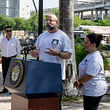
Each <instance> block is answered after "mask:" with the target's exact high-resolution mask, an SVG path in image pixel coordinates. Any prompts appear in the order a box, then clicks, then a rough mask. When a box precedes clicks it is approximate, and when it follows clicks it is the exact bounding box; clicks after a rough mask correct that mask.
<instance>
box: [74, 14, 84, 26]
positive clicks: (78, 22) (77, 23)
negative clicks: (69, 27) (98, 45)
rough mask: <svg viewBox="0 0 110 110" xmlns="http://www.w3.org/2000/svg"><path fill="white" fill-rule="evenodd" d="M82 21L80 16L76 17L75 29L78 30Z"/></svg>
mask: <svg viewBox="0 0 110 110" xmlns="http://www.w3.org/2000/svg"><path fill="white" fill-rule="evenodd" d="M81 22H82V20H81V19H79V17H78V16H76V15H74V28H77V27H78V26H80V25H81Z"/></svg>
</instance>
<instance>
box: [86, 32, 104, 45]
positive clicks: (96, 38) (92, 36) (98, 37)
mask: <svg viewBox="0 0 110 110" xmlns="http://www.w3.org/2000/svg"><path fill="white" fill-rule="evenodd" d="M87 37H88V38H89V40H90V42H91V43H95V44H96V47H99V45H100V42H101V40H102V39H103V36H102V35H101V34H95V33H91V34H88V35H87Z"/></svg>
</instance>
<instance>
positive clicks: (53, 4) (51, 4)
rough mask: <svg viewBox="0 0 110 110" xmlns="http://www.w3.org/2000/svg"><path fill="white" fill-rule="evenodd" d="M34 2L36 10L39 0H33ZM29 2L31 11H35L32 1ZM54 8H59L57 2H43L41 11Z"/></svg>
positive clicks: (53, 0)
mask: <svg viewBox="0 0 110 110" xmlns="http://www.w3.org/2000/svg"><path fill="white" fill-rule="evenodd" d="M34 1H35V4H36V7H37V9H38V5H39V0H34ZM30 2H31V10H35V8H34V5H33V2H32V0H30ZM56 7H59V0H43V9H47V8H56Z"/></svg>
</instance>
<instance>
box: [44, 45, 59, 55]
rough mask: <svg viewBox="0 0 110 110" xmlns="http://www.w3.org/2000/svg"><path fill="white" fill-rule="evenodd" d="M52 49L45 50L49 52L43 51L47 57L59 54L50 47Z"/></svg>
mask: <svg viewBox="0 0 110 110" xmlns="http://www.w3.org/2000/svg"><path fill="white" fill-rule="evenodd" d="M52 47H53V49H50V48H46V49H47V50H49V51H45V53H46V54H48V55H52V56H57V55H58V54H59V51H57V50H56V48H55V47H54V46H52Z"/></svg>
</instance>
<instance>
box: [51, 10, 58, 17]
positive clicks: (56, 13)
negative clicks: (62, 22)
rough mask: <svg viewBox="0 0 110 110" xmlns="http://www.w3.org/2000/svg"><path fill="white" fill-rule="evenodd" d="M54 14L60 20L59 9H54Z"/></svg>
mask: <svg viewBox="0 0 110 110" xmlns="http://www.w3.org/2000/svg"><path fill="white" fill-rule="evenodd" d="M52 13H53V14H55V15H56V16H57V17H58V18H59V9H53V11H52Z"/></svg>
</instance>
